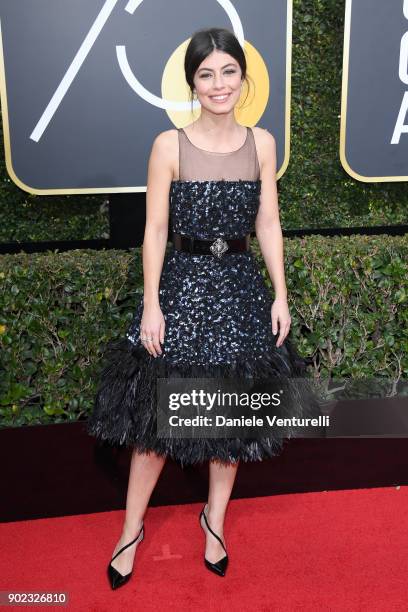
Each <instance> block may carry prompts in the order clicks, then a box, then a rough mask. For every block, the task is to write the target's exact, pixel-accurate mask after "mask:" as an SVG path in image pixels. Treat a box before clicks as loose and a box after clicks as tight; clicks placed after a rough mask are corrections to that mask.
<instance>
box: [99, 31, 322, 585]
mask: <svg viewBox="0 0 408 612" xmlns="http://www.w3.org/2000/svg"><path fill="white" fill-rule="evenodd" d="M184 67H185V76H186V80H187V83H188V85H189V87H190V89H191V93H192V95H193V98H197V99H198V100H199V102H200V104H201V115H200V117H199V119H197V120H196V121H194V122H193V123H192V124H190V125H188V126H186V127H185V128H179V129H170V130H167V131H165V132H162V133H161V134H159V135H158V136H157V137H156V139H155V141H154V143H153V147H152V151H151V155H150V159H149V166H148V180H147V192H146V201H147V218H146V228H145V235H144V242H143V272H144V295H143V300H142V301H141V303H140V304H139V305H138V306H137V311H136V315H135V317H134V320H133V322H132V324H131V326H130V329H129V330H128V332H127V334H126V337H125V338H121V339H120V340H119V341H116V342H114V343H111V346H110V350H109V352H108V353H107V356H108V365H107V366H106V368H105V369H104V370H103V373H102V376H101V384H100V388H99V390H98V394H97V396H96V402H95V409H94V412H93V414H92V415H91V417H90V419H89V421H88V431H89V433H90V434H92V435H95V436H97V437H98V438H100V439H102V440H108V441H110V442H111V443H113V444H120V445H127V446H131V447H133V453H132V460H131V467H130V475H129V485H128V492H127V502H126V517H125V521H124V525H123V531H122V534H121V537H120V539H119V541H118V542H117V544H116V547H115V549H114V551H113V556H112V559H111V562H110V563H109V566H108V575H109V579H110V583H111V586H112V588H116V587H118V586H121V585H123V584H125V583H126V582H127V581H128V580H129V578H130V577H131V574H132V566H133V560H134V555H135V552H136V548H137V546H138V544H139V543H140V542H141V541H142V539H143V535H144V527H143V518H144V515H145V512H146V509H147V506H148V502H149V499H150V496H151V494H152V491H153V488H154V486H155V484H156V482H157V480H158V477H159V475H160V472H161V470H162V468H163V465H164V463H165V460H166V457H167V456H170V457H172V458H173V459H175V460H177V461H179V462H180V463H181V465H187V464H190V465H191V464H194V463H198V462H202V461H207V460H208V461H209V494H208V502H207V504H206V505H205V506H204V508H203V509H202V511H201V513H200V517H199V518H200V524H201V527H202V528H203V530H204V533H205V536H206V544H205V554H204V561H205V565H206V567H207V568H208V569H209V570H211V571H213V572H215V573H216V574H217V575H219V576H224V575H225V572H226V569H227V564H228V555H227V551H226V542H225V538H224V535H223V528H224V520H225V515H226V510H227V505H228V502H229V499H230V495H231V491H232V488H233V484H234V480H235V477H236V473H237V468H238V464H239V461H240V460H241V459H242V460H244V461H256V460H262V459H263V458H266V457H272V456H275V455H277V454H279V453H280V452H281V450H282V438H280V439H279V438H278V437H277V435H276V434H274V435H272V434H271V435H270V436H269V437H266V438H265V437H264V438H260V439H239V438H234V439H227V438H223V439H222V438H218V439H217V438H215V439H205V438H199V439H183V438H181V439H180V438H159V437H157V435H156V433H157V432H156V421H155V416H156V403H155V401H156V395H155V380H156V377H158V376H161V377H172V376H174V377H180V376H182V377H208V376H212V375H213V376H220V375H221V376H228V375H231V374H232V375H234V376H236V377H242V376H245V375H246V374H248V373H249V374H250V375H254V376H256V375H262V376H263V377H265V376H267V375H269V376H273V375H276V374H279V375H282V376H288V377H290V376H296V375H300V374H303V373H304V371H305V367H306V362H307V360H305V359H302V358H301V357H300V356H299V355H298V354H297V352H296V350H295V348H294V347H293V346H292V345H291V344H290V342H289V340H287V339H286V338H287V335H288V333H289V329H290V324H291V317H290V314H289V309H288V303H287V291H286V285H285V276H284V263H283V262H284V260H283V239H282V232H281V227H280V222H279V211H278V196H277V186H276V147H275V140H274V138H273V136H272V134H270V133H269V132H268V131H266V130H264V129H262V128H259V127H258V128H248V127H244V126H241V125H239V124H238V123H237V122H236V120H235V117H234V108H235V106H236V105H237V103H238V101H239V98H240V95H241V88H242V86H243V83H244V81H245V80H247V75H246V61H245V54H244V51H243V49H242V48H241V46H240V44H239V42H238V40H237V39H236V37H235V36H234V34H233V33H231V32H230V31H229V30H225V29H221V28H211V29H208V30H201V31H199V32H196V33H195V34H194V36H193V37H192V39H191V41H190V43H189V45H188V48H187V50H186V56H185V65H184ZM261 185H262V189H261ZM169 195H170V198H169ZM169 199H170V210H169ZM169 214H170V215H171V224H172V230H173V236H172V238H173V248H172V250H171V251H170V253H168V254H165V249H166V243H167V237H168V224H169ZM254 228H255V231H256V236H257V239H258V241H259V245H260V248H261V251H262V254H263V257H264V259H265V262H266V266H267V269H268V272H269V274H270V277H271V280H272V282H273V286H274V291H275V298H274V300H272V298H271V295H270V292H269V290H268V289H267V287H266V285H265V283H264V281H263V278H262V275H261V272H260V270H259V268H258V266H257V263H256V260H255V258H254V256H253V254H252V253H251V251H250V250H249V240H248V238H249V235H250V233H251V231H252V230H253V229H254ZM192 238H194V241H192ZM225 249H226V252H225ZM278 332H279V336H278V335H277V334H278ZM294 384H295V383H294ZM296 389H297V391H299V390H300V391H301V395H297V396H295V397H296V400H293V402H292V405H290V406H289V408H290V409H291V414H293V415H297V416H301V415H313V416H314V415H316V414H317V413H318V408H317V404H316V403H315V401H314V398H313V396H312V394H309V393H308V391H307V387H306V385H305V386H304V387H303V388H300V387H299V388H298V387H297V388H296ZM291 433H293V432H291V430H287V434H288V435H287V437H290V435H291Z"/></svg>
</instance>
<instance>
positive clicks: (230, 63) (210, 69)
mask: <svg viewBox="0 0 408 612" xmlns="http://www.w3.org/2000/svg"><path fill="white" fill-rule="evenodd" d="M227 66H235V64H233V63H232V62H229V64H225V66H222V67H221V70H222V69H223V68H226V67H227ZM200 70H209V71H210V72H214V71H213V69H212V68H199V71H200Z"/></svg>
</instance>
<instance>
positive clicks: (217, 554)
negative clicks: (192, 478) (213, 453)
mask: <svg viewBox="0 0 408 612" xmlns="http://www.w3.org/2000/svg"><path fill="white" fill-rule="evenodd" d="M238 465H239V462H237V463H230V464H229V465H224V464H221V463H220V462H218V461H210V463H209V473H210V478H209V480H210V485H209V490H208V504H207V508H206V516H207V520H208V524H209V526H210V527H211V529H212V530H213V531H215V533H216V534H217V535H218V536H219V537H220V538H221V540H222V541H223V542H224V545H225V547H226V544H225V540H224V519H225V513H226V511H227V506H228V502H229V499H230V496H231V491H232V487H233V486H234V481H235V477H236V475H237V470H238ZM201 524H202V525H203V527H204V529H205V531H206V536H207V537H206V547H205V557H206V559H208V561H210V562H211V563H215V562H216V561H219V559H221V558H222V557H224V555H225V551H224V549H223V547H222V546H221V544H220V543H219V542H218V540H217V539H216V538H215V537H214V536H213V535H212V533H211V532H210V531H208V529H207V527H206V525H205V522H204V519H201Z"/></svg>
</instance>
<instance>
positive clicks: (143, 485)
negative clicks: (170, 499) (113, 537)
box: [112, 451, 166, 575]
mask: <svg viewBox="0 0 408 612" xmlns="http://www.w3.org/2000/svg"><path fill="white" fill-rule="evenodd" d="M165 462H166V458H165V457H161V456H159V455H157V454H156V453H154V452H151V453H144V454H140V453H137V452H136V451H133V453H132V460H131V464H130V471H129V482H128V490H127V498H126V516H125V521H124V524H123V530H122V535H121V537H120V540H119V542H118V543H117V545H116V547H115V550H114V551H113V553H112V557H113V556H114V555H115V554H116V553H117V551H118V550H119V549H120V548H122V546H124V545H125V544H128V542H131V541H132V540H133V539H134V538H135V537H136V536H137V534H138V533H139V531H140V528H141V526H142V522H143V517H144V515H145V512H146V509H147V505H148V503H149V499H150V497H151V494H152V492H153V489H154V487H155V485H156V483H157V480H158V478H159V476H160V473H161V471H162V469H163V466H164V464H165ZM139 542H140V540H137V541H136V542H135V543H134V544H133V545H132V546H129V547H128V548H126V549H125V550H124V551H123V552H122V553H121V554H120V555H119V556H118V557H116V559H115V560H114V561H112V565H113V567H114V568H115V569H117V570H118V572H120V573H121V574H122V575H125V574H127V573H129V572H130V571H131V569H132V566H133V560H134V556H135V552H136V548H137V546H138V544H139Z"/></svg>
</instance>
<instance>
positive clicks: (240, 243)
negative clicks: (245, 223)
mask: <svg viewBox="0 0 408 612" xmlns="http://www.w3.org/2000/svg"><path fill="white" fill-rule="evenodd" d="M250 237H251V234H247V235H246V236H242V237H241V238H216V239H215V240H201V239H199V238H192V237H190V236H184V235H183V234H176V233H173V244H174V248H175V249H176V251H185V252H187V253H191V254H192V255H214V256H215V257H218V258H220V257H222V255H224V254H228V253H240V252H242V251H249V250H250V249H249V242H250Z"/></svg>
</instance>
